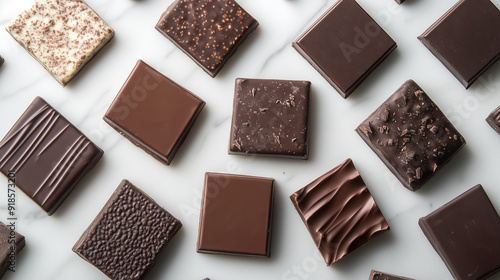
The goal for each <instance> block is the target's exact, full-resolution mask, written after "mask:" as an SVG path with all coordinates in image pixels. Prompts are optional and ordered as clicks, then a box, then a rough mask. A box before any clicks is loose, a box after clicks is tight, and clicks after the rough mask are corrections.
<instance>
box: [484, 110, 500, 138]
mask: <svg viewBox="0 0 500 280" xmlns="http://www.w3.org/2000/svg"><path fill="white" fill-rule="evenodd" d="M486 121H487V122H488V123H489V124H490V125H491V127H492V128H493V129H494V130H495V131H496V132H497V133H498V134H500V106H498V108H496V109H495V110H494V111H493V112H491V114H490V115H489V116H488V117H487V118H486Z"/></svg>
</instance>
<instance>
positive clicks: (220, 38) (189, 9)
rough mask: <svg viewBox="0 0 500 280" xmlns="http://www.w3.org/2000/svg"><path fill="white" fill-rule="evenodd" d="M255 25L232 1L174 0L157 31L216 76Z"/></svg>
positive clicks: (159, 23) (250, 17)
mask: <svg viewBox="0 0 500 280" xmlns="http://www.w3.org/2000/svg"><path fill="white" fill-rule="evenodd" d="M258 25H259V23H258V22H257V21H256V20H255V19H254V18H253V17H252V16H251V15H249V14H248V13H247V12H246V11H245V10H244V9H243V8H242V7H240V5H238V3H236V2H235V1H233V0H176V1H174V3H172V4H171V5H170V6H169V7H168V9H167V10H166V11H165V12H164V13H163V15H162V16H161V18H160V20H159V21H158V23H157V24H156V29H157V30H158V31H159V32H160V33H161V34H163V35H164V36H165V37H167V38H168V39H170V41H172V42H173V43H174V44H175V45H176V46H177V47H178V48H180V49H181V50H182V51H183V52H185V53H186V54H187V55H188V56H189V57H191V59H193V60H194V61H195V62H196V63H198V65H199V66H200V67H202V68H203V70H205V71H206V72H207V73H208V74H209V75H210V76H212V77H215V75H217V73H218V72H219V71H220V70H221V68H222V66H224V64H225V63H226V62H227V60H228V59H229V58H230V57H231V56H232V55H233V53H234V52H235V51H236V49H237V48H238V46H239V45H240V44H241V43H242V42H243V41H244V40H245V39H246V37H248V35H250V33H252V31H254V30H255V28H257V26H258Z"/></svg>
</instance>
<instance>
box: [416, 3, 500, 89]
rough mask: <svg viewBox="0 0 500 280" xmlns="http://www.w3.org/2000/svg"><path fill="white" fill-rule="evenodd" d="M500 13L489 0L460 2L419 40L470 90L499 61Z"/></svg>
mask: <svg viewBox="0 0 500 280" xmlns="http://www.w3.org/2000/svg"><path fill="white" fill-rule="evenodd" d="M498 30H500V11H499V10H498V8H497V7H496V6H495V4H493V3H491V1H489V0H460V1H458V3H456V4H455V5H454V6H453V7H452V8H451V9H450V10H449V11H448V12H446V13H445V14H444V15H443V16H442V17H441V18H440V19H438V20H437V21H436V22H435V23H434V24H433V25H431V27H429V29H427V30H426V31H425V32H424V33H423V34H422V35H420V36H419V37H418V39H419V40H420V41H421V42H422V43H423V44H424V45H425V46H426V47H427V48H428V49H429V50H430V51H431V52H432V54H434V56H436V58H438V59H439V60H440V61H441V62H442V63H443V64H444V66H446V68H448V70H450V72H451V73H452V74H453V75H455V77H456V78H457V79H458V80H459V81H460V82H461V83H462V84H463V85H464V86H465V88H469V87H470V85H471V84H472V83H474V81H475V80H476V79H477V78H478V77H479V76H480V75H481V74H482V73H484V71H486V70H487V69H488V68H489V67H490V66H491V65H493V63H495V62H496V61H497V60H498V59H499V58H500V32H498Z"/></svg>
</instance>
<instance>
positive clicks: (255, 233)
mask: <svg viewBox="0 0 500 280" xmlns="http://www.w3.org/2000/svg"><path fill="white" fill-rule="evenodd" d="M273 183H274V179H271V178H262V177H252V176H243V175H232V174H220V173H208V172H207V173H205V187H204V190H203V196H202V201H201V213H200V228H199V234H198V245H197V251H198V252H199V253H212V254H226V255H247V256H260V257H269V256H270V254H271V217H272V209H273V198H274V194H273V193H274V187H273Z"/></svg>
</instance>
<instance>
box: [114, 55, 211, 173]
mask: <svg viewBox="0 0 500 280" xmlns="http://www.w3.org/2000/svg"><path fill="white" fill-rule="evenodd" d="M204 106H205V102H204V101H203V100H201V99H200V98H199V97H198V96H196V95H194V94H192V93H191V92H189V91H188V90H186V89H184V88H183V87H181V86H179V85H178V84H176V83H175V82H173V81H172V80H170V79H169V78H167V77H165V76H163V75H162V74H161V73H160V72H158V71H156V70H155V69H153V68H152V67H151V66H149V65H147V64H146V63H145V62H144V61H142V60H139V61H138V62H137V64H136V66H135V67H134V69H133V70H132V73H131V74H130V76H129V77H128V78H127V81H125V84H124V85H123V86H122V88H121V89H120V92H119V93H118V95H117V96H116V98H115V100H114V101H113V103H112V104H111V106H110V107H109V109H108V111H107V112H106V114H105V115H104V120H105V121H106V122H107V123H108V124H109V125H110V126H112V127H113V128H114V129H115V130H116V131H118V132H119V133H120V134H122V135H123V136H125V137H126V138H127V139H129V140H130V141H131V142H132V143H134V144H135V145H136V146H138V147H140V148H142V149H143V150H144V151H146V152H147V153H149V154H150V155H151V156H153V157H154V158H156V159H157V160H159V161H160V162H161V163H163V164H166V165H169V164H170V162H171V161H172V159H173V157H174V155H175V153H176V152H177V150H179V148H180V146H181V145H182V143H183V142H184V140H185V139H186V137H187V135H188V133H189V131H190V130H191V127H193V125H194V122H195V121H196V119H197V118H198V115H199V114H200V112H201V110H202V109H203V107H204Z"/></svg>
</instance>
